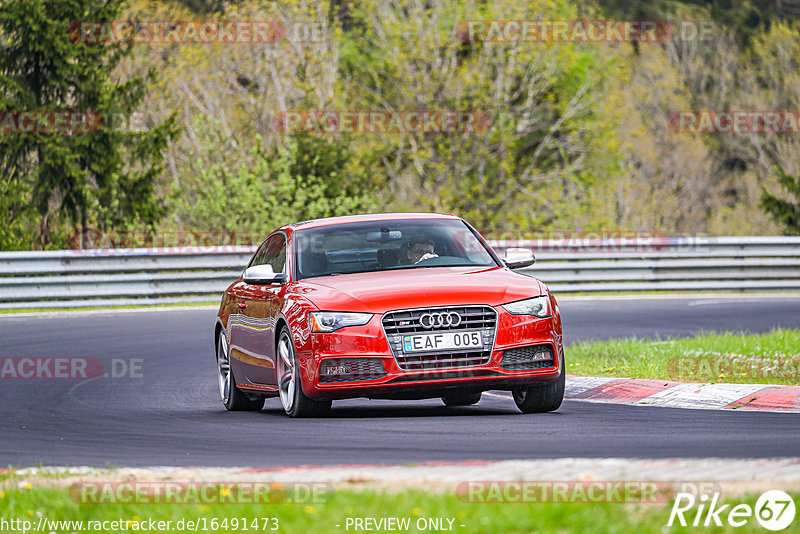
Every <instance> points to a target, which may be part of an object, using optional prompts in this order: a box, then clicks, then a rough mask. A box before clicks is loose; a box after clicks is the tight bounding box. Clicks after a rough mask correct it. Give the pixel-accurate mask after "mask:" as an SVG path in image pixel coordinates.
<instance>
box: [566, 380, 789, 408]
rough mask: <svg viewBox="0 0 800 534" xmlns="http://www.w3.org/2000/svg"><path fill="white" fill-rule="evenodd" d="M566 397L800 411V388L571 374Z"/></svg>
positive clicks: (704, 406) (624, 402) (599, 400)
mask: <svg viewBox="0 0 800 534" xmlns="http://www.w3.org/2000/svg"><path fill="white" fill-rule="evenodd" d="M564 396H565V398H567V399H572V400H584V401H595V402H611V403H621V404H638V405H648V406H667V407H673V408H697V409H704V410H717V409H737V410H745V411H751V410H758V411H776V412H800V386H775V385H765V384H708V383H687V382H673V381H670V380H649V379H642V378H602V377H590V376H586V377H584V376H570V375H568V376H567V386H566V391H565V393H564Z"/></svg>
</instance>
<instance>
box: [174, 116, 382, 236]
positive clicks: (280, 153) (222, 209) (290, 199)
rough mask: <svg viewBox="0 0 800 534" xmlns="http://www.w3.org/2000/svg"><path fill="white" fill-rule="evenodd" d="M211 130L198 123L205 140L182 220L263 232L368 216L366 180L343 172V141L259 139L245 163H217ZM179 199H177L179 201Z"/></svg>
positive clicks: (306, 137) (305, 137)
mask: <svg viewBox="0 0 800 534" xmlns="http://www.w3.org/2000/svg"><path fill="white" fill-rule="evenodd" d="M213 129H214V125H213V124H212V123H209V122H207V121H205V119H198V123H196V124H195V126H194V127H193V131H194V132H195V134H196V135H202V136H203V139H204V145H203V152H202V158H203V160H206V161H208V164H207V165H204V166H202V167H199V168H198V174H197V176H196V177H195V179H194V181H193V195H192V196H191V197H189V201H188V202H187V201H181V212H182V217H183V218H184V221H185V222H186V223H187V224H190V225H191V226H192V227H193V228H197V229H201V230H208V231H225V232H245V233H246V232H250V233H254V234H261V233H266V232H268V231H270V230H272V229H273V228H276V227H278V226H281V225H283V224H286V223H287V222H292V221H300V220H306V219H315V218H320V217H331V216H337V215H347V214H351V213H355V212H363V211H370V210H372V209H374V204H373V203H372V201H371V200H370V197H369V196H368V195H365V194H363V193H362V190H363V189H367V190H368V184H367V180H366V179H365V178H364V177H363V176H358V175H357V174H345V173H343V172H342V169H344V168H345V167H346V162H347V160H348V159H349V158H350V153H349V148H348V144H347V142H346V141H340V140H336V139H326V138H322V137H315V136H312V135H302V136H297V137H296V138H291V139H288V140H287V141H286V143H285V144H283V145H279V146H276V147H271V148H264V146H263V144H264V143H263V139H262V137H261V136H256V138H255V143H254V145H253V147H252V148H251V149H250V150H249V151H248V152H247V153H246V156H245V159H246V164H241V163H240V164H235V163H234V162H232V161H230V160H228V159H225V158H219V157H217V155H218V154H219V145H218V142H216V141H215V140H214V137H213V133H212V130H213ZM179 198H181V197H179Z"/></svg>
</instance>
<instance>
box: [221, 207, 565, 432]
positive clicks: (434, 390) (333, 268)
mask: <svg viewBox="0 0 800 534" xmlns="http://www.w3.org/2000/svg"><path fill="white" fill-rule="evenodd" d="M532 263H533V253H532V252H531V251H530V250H524V249H516V250H515V251H514V254H513V255H512V256H509V255H508V254H507V256H506V258H504V259H501V258H500V257H498V255H497V254H496V253H495V252H494V251H493V250H492V248H491V247H490V246H489V245H488V243H487V242H486V241H485V240H484V239H483V237H482V236H481V235H480V234H479V233H478V232H477V231H476V230H475V229H474V228H472V226H470V225H469V224H467V223H466V222H465V221H463V220H462V219H460V218H458V217H454V216H449V215H435V214H419V213H412V214H384V215H360V216H351V217H335V218H329V219H319V220H314V221H306V222H301V223H296V224H289V225H286V226H283V227H281V228H279V229H278V230H276V231H274V232H273V233H272V234H270V235H269V237H267V239H266V240H264V242H263V243H262V244H261V246H260V247H258V250H257V251H256V253H255V254H254V255H253V257H252V259H251V260H250V263H249V264H248V265H247V267H246V268H245V270H244V273H243V274H242V276H241V278H239V279H238V280H236V281H235V282H234V283H233V284H231V286H230V287H228V289H227V290H226V291H225V294H224V295H223V297H222V303H221V304H220V308H219V314H218V316H217V320H216V325H215V328H214V341H215V346H216V355H217V367H218V371H219V372H218V379H219V391H220V395H221V397H222V402H223V403H224V404H225V407H226V408H227V409H228V410H260V409H261V408H262V407H263V406H264V399H265V398H268V397H276V396H277V397H280V400H281V404H282V405H283V408H284V410H285V411H286V413H287V414H289V415H290V416H292V417H304V416H320V415H324V414H325V413H326V412H327V411H328V410H330V408H331V402H332V401H333V400H335V399H344V398H352V397H368V398H374V399H424V398H436V397H441V399H442V400H443V401H444V403H445V404H446V405H448V406H466V405H470V404H475V403H477V402H478V401H479V400H480V398H481V394H482V392H484V391H487V390H510V391H511V392H512V394H513V398H514V401H515V402H516V404H517V406H518V407H519V409H520V410H522V411H523V412H525V413H533V412H548V411H552V410H556V409H557V408H558V407H559V406H560V405H561V401H562V399H563V397H564V350H563V347H562V342H561V316H560V314H559V309H558V304H557V303H556V299H555V298H554V297H553V295H552V294H551V293H550V291H549V290H548V289H547V286H545V285H544V284H543V283H542V282H540V281H539V280H537V279H536V278H532V277H530V276H526V275H524V274H520V273H517V272H514V270H513V269H515V268H521V267H526V266H529V265H531V264H532Z"/></svg>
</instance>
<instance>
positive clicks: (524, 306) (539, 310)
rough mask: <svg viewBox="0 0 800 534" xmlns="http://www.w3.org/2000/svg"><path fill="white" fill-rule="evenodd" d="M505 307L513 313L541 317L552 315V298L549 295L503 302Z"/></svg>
mask: <svg viewBox="0 0 800 534" xmlns="http://www.w3.org/2000/svg"><path fill="white" fill-rule="evenodd" d="M503 308H505V309H506V311H507V312H508V313H510V314H511V315H533V316H534V317H539V318H540V319H543V318H545V317H550V299H549V298H548V297H547V295H543V296H541V297H535V298H532V299H525V300H518V301H516V302H509V303H508V304H503Z"/></svg>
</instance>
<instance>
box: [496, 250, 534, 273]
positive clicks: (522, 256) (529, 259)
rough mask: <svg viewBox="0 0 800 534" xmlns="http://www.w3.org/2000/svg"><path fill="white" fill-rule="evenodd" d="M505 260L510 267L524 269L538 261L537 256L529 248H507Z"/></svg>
mask: <svg viewBox="0 0 800 534" xmlns="http://www.w3.org/2000/svg"><path fill="white" fill-rule="evenodd" d="M503 262H504V263H505V264H506V266H508V268H509V269H522V268H525V267H530V266H531V265H533V264H534V263H536V258H535V257H534V255H533V251H532V250H531V249H529V248H510V249H508V250H506V253H505V255H504V256H503Z"/></svg>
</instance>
